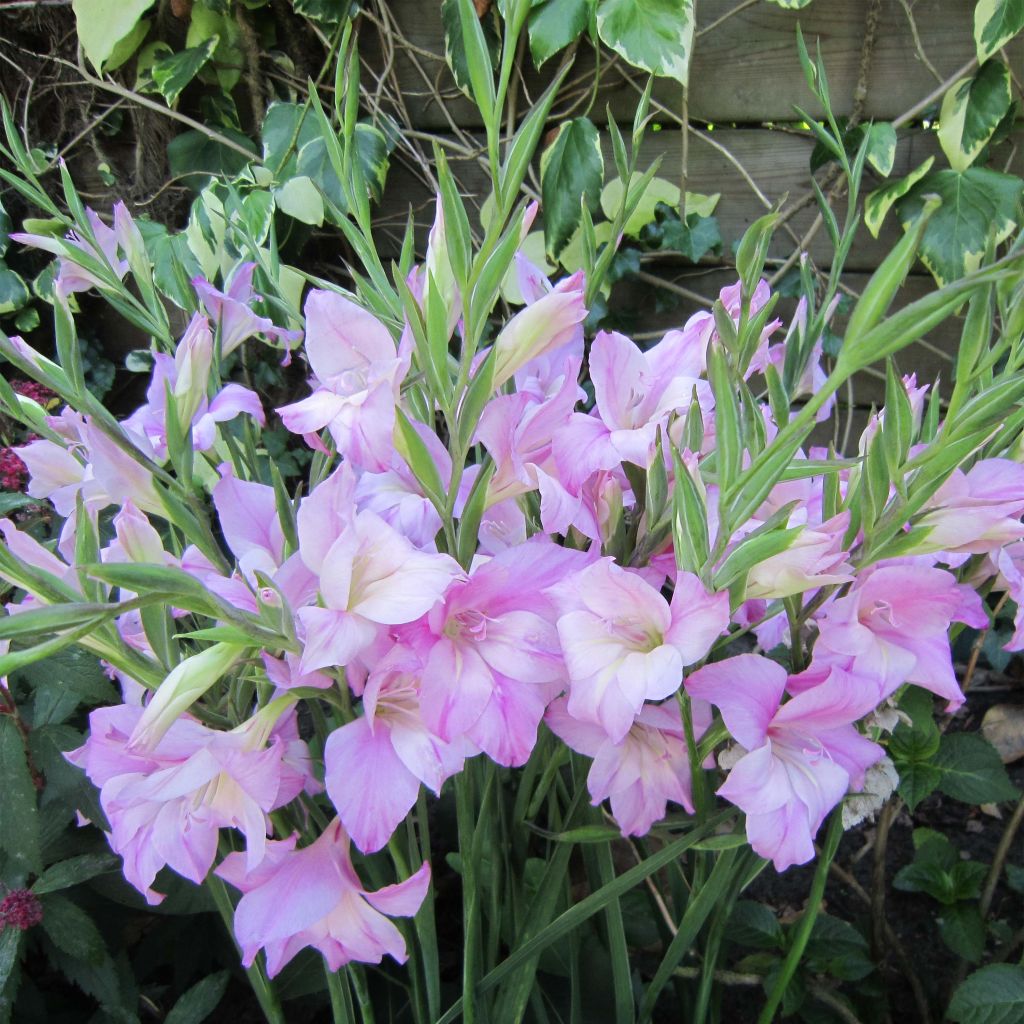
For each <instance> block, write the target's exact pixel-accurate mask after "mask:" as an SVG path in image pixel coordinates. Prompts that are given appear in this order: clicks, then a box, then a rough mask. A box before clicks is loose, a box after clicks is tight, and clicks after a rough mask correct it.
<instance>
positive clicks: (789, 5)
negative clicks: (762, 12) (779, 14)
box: [768, 0, 811, 11]
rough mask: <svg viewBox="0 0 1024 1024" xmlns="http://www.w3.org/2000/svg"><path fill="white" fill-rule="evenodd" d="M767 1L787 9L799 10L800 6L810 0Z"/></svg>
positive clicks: (803, 5) (804, 5) (802, 6)
mask: <svg viewBox="0 0 1024 1024" xmlns="http://www.w3.org/2000/svg"><path fill="white" fill-rule="evenodd" d="M768 2H769V3H772V4H775V6H776V7H782V8H783V9H785V10H787V11H799V10H800V9H801V8H804V7H806V6H807V5H808V4H809V3H810V2H811V0H768Z"/></svg>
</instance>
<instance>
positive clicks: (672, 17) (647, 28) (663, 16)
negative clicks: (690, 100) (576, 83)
mask: <svg viewBox="0 0 1024 1024" xmlns="http://www.w3.org/2000/svg"><path fill="white" fill-rule="evenodd" d="M597 32H598V35H600V37H601V41H602V42H603V43H604V44H605V45H606V46H608V47H610V48H611V49H612V50H614V51H615V52H616V53H617V54H618V55H619V56H620V57H623V58H624V59H625V60H627V61H628V62H629V63H630V64H632V65H633V66H634V67H638V68H643V69H644V71H649V72H650V73H651V74H652V75H660V76H662V77H663V78H674V79H676V81H678V82H681V83H683V84H684V85H685V84H686V81H687V78H688V76H689V69H690V54H691V53H692V52H693V0H600V3H599V4H598V7H597Z"/></svg>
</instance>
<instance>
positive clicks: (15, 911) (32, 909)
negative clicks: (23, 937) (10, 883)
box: [0, 889, 43, 932]
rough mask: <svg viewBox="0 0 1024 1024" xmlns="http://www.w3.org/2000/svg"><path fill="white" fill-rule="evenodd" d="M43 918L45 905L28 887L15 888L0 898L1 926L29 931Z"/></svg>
mask: <svg viewBox="0 0 1024 1024" xmlns="http://www.w3.org/2000/svg"><path fill="white" fill-rule="evenodd" d="M42 919H43V905H42V903H40V902H39V900H38V898H37V897H36V896H33V895H32V893H30V892H29V891H28V889H13V890H12V891H11V892H9V893H8V894H7V895H6V896H5V897H4V898H3V900H0V928H17V929H19V930H20V931H23V932H24V931H28V929H29V928H31V927H32V926H33V925H37V924H39V922H40V921H42Z"/></svg>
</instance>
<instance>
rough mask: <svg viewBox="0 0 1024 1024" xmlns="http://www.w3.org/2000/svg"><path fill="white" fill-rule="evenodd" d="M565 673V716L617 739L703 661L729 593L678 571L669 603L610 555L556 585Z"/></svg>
mask: <svg viewBox="0 0 1024 1024" xmlns="http://www.w3.org/2000/svg"><path fill="white" fill-rule="evenodd" d="M557 596H558V599H559V602H560V604H561V606H562V609H563V614H562V615H561V617H560V618H559V620H558V636H559V638H560V639H561V642H562V650H563V652H564V654H565V663H566V667H567V669H568V673H569V679H570V686H569V700H568V704H567V708H568V711H569V714H570V715H572V716H573V717H574V718H578V719H580V720H582V721H585V722H596V723H599V724H600V725H601V727H602V728H603V729H604V730H605V732H606V733H607V734H608V737H609V738H610V739H611V741H612V742H613V743H619V742H621V741H622V739H623V737H624V736H625V735H626V733H628V732H629V730H630V728H631V727H632V725H633V721H634V719H635V718H636V716H637V715H638V714H639V713H640V709H641V708H642V707H643V705H644V702H645V701H649V700H663V699H664V698H665V697H668V696H670V695H672V694H674V693H675V692H676V691H677V690H678V689H679V685H680V683H681V682H682V679H683V667H684V666H685V665H692V664H693V663H694V662H696V661H699V660H700V659H701V658H703V657H704V656H705V655H706V654H707V653H708V651H709V650H710V649H711V645H712V643H714V641H715V640H716V639H717V637H718V636H719V635H721V633H722V632H723V631H724V630H725V629H726V627H727V626H728V625H729V595H728V594H727V593H724V592H723V593H720V594H709V593H707V592H706V591H705V590H704V588H703V586H702V585H701V583H700V581H699V580H698V579H697V577H696V576H694V575H692V574H691V573H680V574H679V577H678V579H677V580H676V587H675V591H674V593H673V595H672V603H671V605H670V604H669V602H668V601H666V600H665V598H664V597H662V596H661V594H660V593H659V592H658V591H657V590H655V589H654V587H652V586H651V585H650V584H649V583H647V582H645V581H644V580H643V579H642V578H641V577H640V576H638V575H637V574H636V573H632V572H628V571H627V570H625V569H623V568H622V567H621V566H618V565H616V564H615V563H614V562H613V561H612V560H611V559H610V558H605V559H602V560H601V561H599V562H596V563H595V564H594V565H591V566H588V567H587V568H586V569H584V570H583V571H582V572H580V573H579V574H578V575H577V576H575V577H573V578H572V579H571V580H569V581H567V582H566V584H565V585H563V586H561V587H559V588H558V593H557Z"/></svg>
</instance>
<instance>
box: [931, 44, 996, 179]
mask: <svg viewBox="0 0 1024 1024" xmlns="http://www.w3.org/2000/svg"><path fill="white" fill-rule="evenodd" d="M1011 99H1012V94H1011V92H1010V72H1009V71H1008V70H1007V68H1006V65H1005V64H1003V63H1002V62H1001V61H998V60H989V61H986V62H985V63H984V64H982V66H981V67H980V68H978V70H977V71H976V72H975V73H974V75H972V76H971V77H970V78H961V79H960V81H959V82H957V83H956V84H955V85H953V86H951V87H950V88H949V89H948V90H947V92H946V96H945V98H944V99H943V101H942V110H941V112H940V114H939V143H940V145H941V146H942V151H943V152H944V153H945V154H946V159H948V160H949V165H950V167H952V168H953V170H954V171H966V170H967V168H968V167H970V166H971V164H972V163H974V161H975V160H976V159H977V157H978V155H979V154H980V153H981V151H982V150H983V149H984V148H985V145H986V143H987V142H988V140H989V139H991V138H992V136H993V135H994V134H995V130H996V128H998V127H999V124H1000V122H1001V121H1002V120H1003V118H1004V117H1005V116H1006V112H1007V111H1008V110H1009V109H1010V102H1011Z"/></svg>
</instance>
